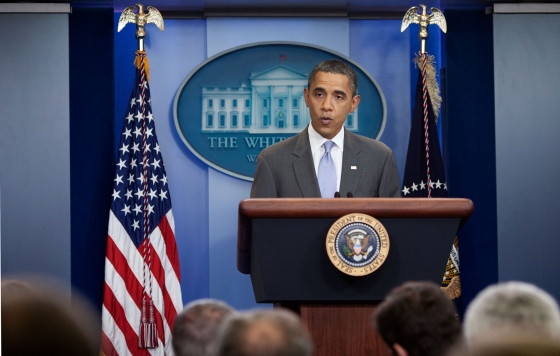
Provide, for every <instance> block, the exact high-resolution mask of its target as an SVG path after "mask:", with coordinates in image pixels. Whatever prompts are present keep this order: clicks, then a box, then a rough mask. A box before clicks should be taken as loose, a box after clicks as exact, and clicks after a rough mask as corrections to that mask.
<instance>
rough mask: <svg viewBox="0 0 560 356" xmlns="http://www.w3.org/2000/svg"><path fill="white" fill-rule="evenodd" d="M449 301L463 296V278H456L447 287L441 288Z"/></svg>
mask: <svg viewBox="0 0 560 356" xmlns="http://www.w3.org/2000/svg"><path fill="white" fill-rule="evenodd" d="M440 288H441V290H442V291H443V293H445V295H447V297H448V298H449V299H457V298H459V297H460V296H461V277H459V276H455V277H453V279H452V280H451V283H449V284H448V285H447V286H446V287H440Z"/></svg>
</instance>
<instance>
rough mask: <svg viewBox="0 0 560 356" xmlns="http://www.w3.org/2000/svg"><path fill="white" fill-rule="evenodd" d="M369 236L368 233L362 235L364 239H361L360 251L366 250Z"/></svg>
mask: <svg viewBox="0 0 560 356" xmlns="http://www.w3.org/2000/svg"><path fill="white" fill-rule="evenodd" d="M370 237H371V235H370V234H367V235H366V237H364V241H362V252H366V249H367V247H368V245H369V238H370Z"/></svg>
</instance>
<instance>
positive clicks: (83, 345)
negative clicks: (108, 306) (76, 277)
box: [1, 280, 101, 356]
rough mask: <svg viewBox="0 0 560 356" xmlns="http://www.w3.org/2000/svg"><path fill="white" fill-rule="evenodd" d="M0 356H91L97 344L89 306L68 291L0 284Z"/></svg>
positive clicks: (15, 281)
mask: <svg viewBox="0 0 560 356" xmlns="http://www.w3.org/2000/svg"><path fill="white" fill-rule="evenodd" d="M1 294H2V308H1V313H2V353H3V354H4V355H68V356H94V355H96V354H98V353H99V344H98V340H97V338H96V335H95V334H94V332H96V331H97V330H95V331H93V332H92V330H91V329H92V328H91V327H93V328H95V329H97V327H99V329H98V330H101V325H98V324H97V323H96V321H95V320H96V319H95V317H94V315H95V316H96V314H94V313H93V311H92V308H91V305H89V303H87V302H86V301H85V300H82V298H81V297H80V295H79V293H78V292H76V291H72V305H71V306H70V299H69V298H68V296H67V295H64V294H62V293H60V291H58V290H56V289H52V290H51V289H47V288H46V287H42V286H37V285H33V284H31V283H28V282H25V281H19V280H7V281H2V290H1Z"/></svg>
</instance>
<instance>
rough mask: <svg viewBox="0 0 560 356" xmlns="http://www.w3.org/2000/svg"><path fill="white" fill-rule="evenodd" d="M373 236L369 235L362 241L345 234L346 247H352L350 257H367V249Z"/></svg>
mask: <svg viewBox="0 0 560 356" xmlns="http://www.w3.org/2000/svg"><path fill="white" fill-rule="evenodd" d="M370 237H371V235H370V234H367V235H366V236H365V237H364V238H363V240H362V241H360V240H361V239H359V238H352V237H350V235H348V234H345V235H344V238H345V239H346V245H348V247H350V251H351V252H350V254H349V255H348V257H352V256H354V255H362V256H365V255H367V254H368V252H367V251H366V250H367V247H368V245H369V239H370Z"/></svg>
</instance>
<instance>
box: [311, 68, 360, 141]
mask: <svg viewBox="0 0 560 356" xmlns="http://www.w3.org/2000/svg"><path fill="white" fill-rule="evenodd" d="M303 95H304V98H305V104H306V105H307V107H308V108H309V115H310V116H311V126H313V128H314V129H315V131H317V132H318V133H319V134H320V135H321V136H323V137H324V138H326V139H329V140H330V139H332V138H333V137H335V136H336V135H337V134H338V133H339V132H340V130H341V129H342V125H344V121H345V120H346V117H347V116H348V113H351V112H354V110H356V108H357V107H358V104H359V103H360V96H359V95H356V96H352V89H351V88H350V79H349V78H348V77H347V76H345V75H344V74H334V73H325V72H317V73H316V74H315V78H313V80H312V81H311V84H310V87H309V88H307V89H304V92H303Z"/></svg>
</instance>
